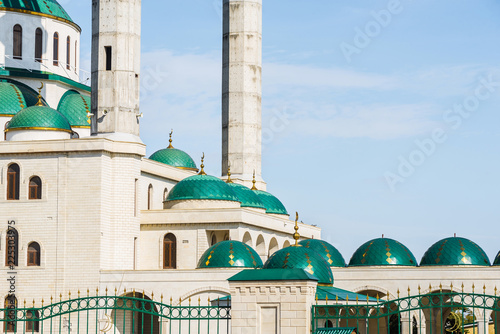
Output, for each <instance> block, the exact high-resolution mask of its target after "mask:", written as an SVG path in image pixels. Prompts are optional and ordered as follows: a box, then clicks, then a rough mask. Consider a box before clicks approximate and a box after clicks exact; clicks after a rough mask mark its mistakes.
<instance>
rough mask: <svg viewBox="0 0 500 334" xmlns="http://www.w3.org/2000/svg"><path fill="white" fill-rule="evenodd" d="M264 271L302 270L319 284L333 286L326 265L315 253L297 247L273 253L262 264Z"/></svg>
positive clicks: (330, 274)
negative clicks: (313, 277)
mask: <svg viewBox="0 0 500 334" xmlns="http://www.w3.org/2000/svg"><path fill="white" fill-rule="evenodd" d="M263 268H264V269H303V270H305V271H306V272H308V273H309V274H311V275H313V276H315V277H316V278H317V279H318V282H319V283H320V284H328V285H332V284H333V275H332V271H331V269H330V266H329V265H328V263H327V262H326V261H325V260H324V259H323V258H322V257H321V255H320V254H318V253H316V251H314V250H312V249H309V248H305V247H302V246H299V247H294V246H290V247H286V248H283V249H280V250H279V251H277V252H275V253H274V254H273V255H271V257H270V258H269V259H268V260H267V261H266V263H265V264H264V267H263Z"/></svg>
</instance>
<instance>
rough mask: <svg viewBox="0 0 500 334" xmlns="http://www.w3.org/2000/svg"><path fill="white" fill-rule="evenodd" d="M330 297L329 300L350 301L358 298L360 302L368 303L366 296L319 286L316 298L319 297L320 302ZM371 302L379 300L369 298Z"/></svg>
mask: <svg viewBox="0 0 500 334" xmlns="http://www.w3.org/2000/svg"><path fill="white" fill-rule="evenodd" d="M327 296H328V300H332V301H333V300H336V299H337V298H338V300H342V301H343V300H350V301H354V300H356V298H358V300H359V301H365V302H366V295H362V294H359V293H356V292H352V291H348V290H344V289H339V288H336V287H333V286H318V287H317V288H316V297H318V300H326V297H327ZM368 299H369V301H372V302H376V301H377V298H373V297H368Z"/></svg>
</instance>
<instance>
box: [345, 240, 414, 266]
mask: <svg viewBox="0 0 500 334" xmlns="http://www.w3.org/2000/svg"><path fill="white" fill-rule="evenodd" d="M349 266H413V267H416V266H417V260H416V259H415V257H414V256H413V254H412V253H411V252H410V250H409V249H408V248H407V247H406V246H405V245H403V244H402V243H400V242H398V241H396V240H393V239H389V238H378V239H373V240H370V241H368V242H365V243H364V244H363V245H361V246H360V247H359V248H358V249H357V250H356V251H355V252H354V254H353V256H352V257H351V260H350V261H349Z"/></svg>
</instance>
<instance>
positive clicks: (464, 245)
mask: <svg viewBox="0 0 500 334" xmlns="http://www.w3.org/2000/svg"><path fill="white" fill-rule="evenodd" d="M420 265H421V266H489V265H490V260H489V259H488V256H487V255H486V253H485V252H484V250H483V249H482V248H481V247H479V246H478V245H477V244H476V243H474V242H473V241H471V240H469V239H466V238H459V237H451V238H445V239H442V240H439V241H438V242H436V243H435V244H434V245H432V246H431V247H429V249H428V250H427V251H426V252H425V254H424V256H423V257H422V261H420Z"/></svg>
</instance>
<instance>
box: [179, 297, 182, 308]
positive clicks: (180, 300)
mask: <svg viewBox="0 0 500 334" xmlns="http://www.w3.org/2000/svg"><path fill="white" fill-rule="evenodd" d="M181 303H182V299H181V297H179V306H181Z"/></svg>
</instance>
